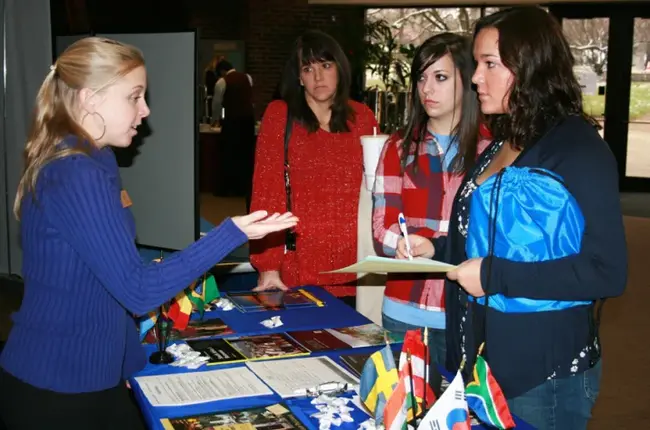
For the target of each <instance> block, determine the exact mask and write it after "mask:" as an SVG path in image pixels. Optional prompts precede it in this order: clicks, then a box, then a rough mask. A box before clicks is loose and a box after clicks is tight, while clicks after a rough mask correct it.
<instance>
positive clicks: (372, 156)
mask: <svg viewBox="0 0 650 430" xmlns="http://www.w3.org/2000/svg"><path fill="white" fill-rule="evenodd" d="M360 139H361V146H362V147H363V171H364V175H365V177H366V189H367V190H368V191H372V190H373V188H374V186H375V173H376V172H377V164H379V157H380V156H381V151H382V149H383V148H384V143H386V139H388V135H387V134H378V135H376V136H361V138H360Z"/></svg>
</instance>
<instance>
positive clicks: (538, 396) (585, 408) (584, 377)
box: [508, 360, 602, 430]
mask: <svg viewBox="0 0 650 430" xmlns="http://www.w3.org/2000/svg"><path fill="white" fill-rule="evenodd" d="M601 363H602V360H599V361H598V363H597V364H596V365H595V366H594V367H592V368H591V369H588V370H586V371H585V372H583V373H580V374H578V375H574V376H569V377H566V378H561V379H549V380H547V381H546V382H544V383H543V384H541V385H538V386H537V387H535V388H533V389H532V390H530V391H528V392H526V393H524V394H522V395H520V396H518V397H515V398H512V399H510V400H508V406H509V407H510V412H511V413H512V414H513V415H517V416H518V417H519V418H521V419H522V420H524V421H525V422H527V423H528V424H530V425H531V426H533V427H535V428H537V429H540V430H565V429H567V430H582V429H586V428H587V422H588V421H589V419H590V418H591V409H592V408H593V406H594V403H595V402H596V397H598V392H599V389H600V377H601V374H602V364H601Z"/></svg>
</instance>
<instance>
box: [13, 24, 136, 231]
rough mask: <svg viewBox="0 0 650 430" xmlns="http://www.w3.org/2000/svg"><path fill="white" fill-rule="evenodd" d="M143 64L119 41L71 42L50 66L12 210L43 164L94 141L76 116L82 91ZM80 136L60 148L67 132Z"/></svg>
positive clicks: (79, 150) (30, 188)
mask: <svg viewBox="0 0 650 430" xmlns="http://www.w3.org/2000/svg"><path fill="white" fill-rule="evenodd" d="M143 65H144V58H143V57H142V53H141V52H140V51H139V50H138V49H137V48H135V47H133V46H130V45H125V44H122V43H120V42H117V41H114V40H110V39H105V38H98V37H88V38H85V39H81V40H79V41H77V42H75V43H74V44H72V45H71V46H70V47H68V49H66V51H65V52H64V53H63V54H61V56H60V57H59V59H58V60H57V62H56V64H55V65H53V66H52V67H51V68H50V71H49V73H48V74H47V76H46V77H45V79H44V81H43V84H42V85H41V88H40V89H39V91H38V95H37V96H36V105H35V108H34V112H33V116H32V123H31V127H30V132H29V135H28V138H27V145H26V146H25V151H24V154H23V158H24V165H25V167H24V170H23V174H22V177H21V179H20V182H19V184H18V190H17V192H16V200H15V201H14V208H13V209H14V215H15V216H16V218H17V219H20V209H21V206H22V202H23V199H24V198H25V196H26V194H28V193H32V194H33V193H34V191H35V189H36V182H37V180H38V175H39V173H40V171H41V169H42V168H43V167H44V166H45V165H46V164H47V163H49V162H50V161H52V160H56V159H59V158H62V157H66V156H69V155H71V154H79V153H88V151H89V150H90V148H89V145H84V144H83V142H84V141H86V142H88V143H89V144H90V145H96V143H95V141H94V139H93V138H92V136H90V135H88V133H86V131H85V130H84V129H83V127H81V125H80V124H79V123H78V122H77V120H76V119H75V118H77V117H78V111H79V107H78V106H77V99H78V95H79V91H80V90H81V89H83V88H89V89H92V90H93V91H95V92H97V91H101V90H102V89H104V88H106V87H107V86H109V85H112V84H113V83H115V82H116V81H117V80H119V79H120V78H121V77H122V76H124V75H126V74H128V73H129V72H130V71H132V70H133V69H135V68H136V67H139V66H143ZM70 135H72V136H76V137H77V138H78V139H77V140H78V142H77V144H76V145H72V146H67V147H58V146H57V145H58V144H59V143H61V141H62V140H63V139H64V138H65V137H66V136H70Z"/></svg>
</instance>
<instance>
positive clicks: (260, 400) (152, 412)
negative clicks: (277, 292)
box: [130, 287, 531, 430]
mask: <svg viewBox="0 0 650 430" xmlns="http://www.w3.org/2000/svg"><path fill="white" fill-rule="evenodd" d="M305 289H306V290H308V291H309V292H311V293H312V294H313V295H314V296H316V297H317V298H319V299H322V300H323V301H324V302H325V303H326V305H325V306H323V307H319V308H303V309H291V310H285V311H280V312H278V311H266V312H252V313H241V312H239V311H238V310H237V309H233V310H231V311H228V312H223V311H221V310H218V311H213V312H209V313H206V314H205V317H204V318H221V319H222V320H223V321H224V322H225V323H226V324H228V325H229V326H230V327H231V328H232V329H233V330H234V331H235V335H252V334H262V333H265V334H268V333H275V332H279V333H282V332H288V331H297V330H316V329H323V328H338V327H350V326H355V325H362V324H368V323H370V322H371V321H370V320H368V319H367V318H366V317H364V316H363V315H361V314H360V313H358V312H356V311H355V310H354V309H352V308H351V307H349V306H348V305H346V304H345V303H343V302H342V301H340V300H338V299H336V298H335V297H334V296H332V295H330V294H329V293H327V292H326V291H325V290H323V289H322V288H318V287H305ZM275 315H280V316H281V318H282V322H283V325H282V326H281V327H278V328H275V329H268V328H266V327H264V326H263V325H261V324H260V322H261V321H263V320H265V319H268V318H270V317H272V316H275ZM193 317H194V316H193ZM229 336H233V335H229ZM395 347H396V348H400V347H401V346H400V345H395ZM145 348H146V350H147V354H148V355H150V354H151V353H153V352H155V351H156V350H157V347H156V346H155V345H145ZM377 349H378V347H370V348H355V349H350V350H339V351H328V352H326V353H314V354H312V355H313V356H322V355H326V356H329V357H330V358H332V359H333V360H334V361H336V362H338V363H340V358H339V357H340V356H341V355H346V354H363V353H368V352H373V351H375V350H377ZM241 366H244V365H243V364H241V363H236V364H222V365H215V366H203V367H201V368H200V369H196V370H189V369H186V368H178V367H172V366H169V365H153V364H147V367H146V368H145V369H143V370H142V371H141V372H139V373H138V374H136V375H134V377H137V376H146V375H163V374H170V373H183V372H205V371H210V370H215V369H219V368H227V367H241ZM130 383H131V386H132V387H133V391H134V394H135V397H136V400H137V402H138V403H139V405H140V408H141V409H142V412H143V415H144V417H145V420H146V421H147V425H148V426H149V428H151V429H157V430H158V429H160V430H163V427H162V425H161V424H160V419H161V418H176V417H184V416H188V415H196V414H205V413H212V412H222V411H228V410H236V409H245V408H252V407H260V406H268V405H272V404H274V403H280V402H283V403H285V404H286V405H287V406H288V407H289V409H291V411H292V412H293V413H294V414H295V415H296V416H297V417H298V418H299V419H300V420H301V421H302V422H303V423H304V424H305V425H306V426H307V427H308V428H309V429H310V430H317V429H318V421H317V420H316V419H315V418H310V417H309V414H310V413H312V411H309V408H310V407H311V405H310V399H291V400H284V401H283V399H282V398H281V397H280V396H279V395H276V394H274V395H268V396H258V397H254V398H242V399H232V400H222V401H217V402H209V403H201V404H198V405H190V406H179V407H153V406H152V405H151V404H150V403H149V401H148V400H147V399H146V397H145V396H144V394H143V393H142V391H141V390H140V387H139V386H138V384H137V382H136V381H135V380H134V379H133V378H132V379H131V381H130ZM352 417H353V418H354V419H355V422H354V423H349V424H348V423H343V424H342V425H341V426H340V427H339V428H338V429H340V430H357V429H358V427H359V424H360V423H361V422H362V421H364V420H365V419H367V418H369V417H367V416H365V413H364V412H362V411H360V410H355V411H354V412H352ZM515 421H516V424H517V428H518V429H519V428H531V427H530V426H528V425H526V424H524V423H523V422H522V421H521V420H517V419H516V418H515ZM333 428H334V427H333ZM475 428H483V427H475Z"/></svg>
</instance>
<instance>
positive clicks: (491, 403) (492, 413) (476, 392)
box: [465, 355, 515, 429]
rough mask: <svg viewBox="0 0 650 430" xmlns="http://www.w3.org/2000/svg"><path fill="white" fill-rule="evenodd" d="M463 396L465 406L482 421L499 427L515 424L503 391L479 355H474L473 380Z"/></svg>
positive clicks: (504, 427)
mask: <svg viewBox="0 0 650 430" xmlns="http://www.w3.org/2000/svg"><path fill="white" fill-rule="evenodd" d="M465 397H466V398H467V406H469V408H470V409H471V410H473V411H474V413H475V414H476V416H477V418H478V419H479V420H481V421H483V422H484V423H486V424H489V425H491V426H493V427H496V428H499V429H509V428H513V427H514V426H515V422H514V421H513V420H512V415H511V414H510V408H508V403H507V402H506V398H505V396H504V395H503V391H501V387H499V384H497V381H496V379H494V376H492V372H491V371H490V366H488V364H487V362H486V361H485V359H484V358H483V357H482V356H481V355H479V356H477V357H476V365H475V366H474V380H473V381H472V382H470V383H469V384H468V385H467V388H465Z"/></svg>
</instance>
